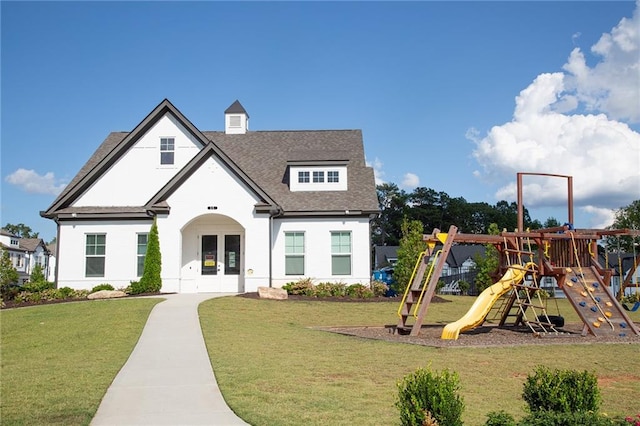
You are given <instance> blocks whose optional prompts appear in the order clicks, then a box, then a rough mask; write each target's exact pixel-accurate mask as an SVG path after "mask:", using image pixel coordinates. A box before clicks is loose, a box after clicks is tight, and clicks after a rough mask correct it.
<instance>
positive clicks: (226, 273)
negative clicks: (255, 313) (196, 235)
mask: <svg viewBox="0 0 640 426" xmlns="http://www.w3.org/2000/svg"><path fill="white" fill-rule="evenodd" d="M241 241H242V240H241V238H240V235H238V234H204V235H201V236H200V250H199V251H200V277H199V279H198V291H199V292H237V291H238V290H239V288H238V285H239V280H240V275H241V273H240V272H241V271H242V267H241V265H242V247H241Z"/></svg>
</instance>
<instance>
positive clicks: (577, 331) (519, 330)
mask: <svg viewBox="0 0 640 426" xmlns="http://www.w3.org/2000/svg"><path fill="white" fill-rule="evenodd" d="M238 297H246V298H251V299H258V298H259V296H258V293H245V294H239V295H238ZM289 301H291V302H299V301H306V302H309V301H311V302H313V301H318V302H320V301H331V302H345V303H354V302H358V303H390V304H393V305H396V304H398V303H400V298H399V297H373V298H367V299H356V298H348V297H327V298H317V297H309V296H299V295H289V297H288V299H286V300H281V301H277V302H285V303H286V302H289ZM447 302H450V300H447V299H443V298H441V297H439V296H433V298H432V299H431V303H447ZM445 325H446V324H427V325H423V326H422V328H421V330H420V333H419V335H418V336H409V335H403V334H400V333H397V332H396V329H395V324H387V325H380V326H378V327H339V326H336V327H314V329H316V330H322V331H327V332H331V333H338V334H342V335H346V336H353V337H358V338H363V339H374V340H385V341H388V342H394V343H406V344H412V345H422V346H431V347H437V348H450V347H482V348H485V347H504V346H521V345H558V344H560V345H568V344H571V345H573V344H594V343H617V344H640V336H635V335H630V334H629V333H627V335H626V336H624V337H621V336H617V335H612V336H600V337H596V336H592V335H590V334H588V335H586V336H582V329H583V324H582V323H566V324H565V325H564V326H563V327H562V328H556V330H557V333H555V332H551V333H547V334H538V335H535V334H534V333H533V332H532V331H531V329H530V328H529V327H527V326H523V327H498V326H497V325H495V324H489V323H485V325H483V326H481V327H476V328H475V329H473V330H469V331H465V332H462V333H460V336H459V337H458V340H443V339H441V338H440V336H441V335H442V330H443V328H444V326H445Z"/></svg>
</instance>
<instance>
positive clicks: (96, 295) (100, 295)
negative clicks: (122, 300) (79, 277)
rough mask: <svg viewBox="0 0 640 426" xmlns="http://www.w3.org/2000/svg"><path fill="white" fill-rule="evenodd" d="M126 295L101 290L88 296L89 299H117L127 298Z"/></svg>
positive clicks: (117, 291)
mask: <svg viewBox="0 0 640 426" xmlns="http://www.w3.org/2000/svg"><path fill="white" fill-rule="evenodd" d="M126 295H127V293H125V292H124V291H120V290H100V291H96V292H95V293H91V294H90V295H88V296H87V299H115V298H117V297H125V296H126Z"/></svg>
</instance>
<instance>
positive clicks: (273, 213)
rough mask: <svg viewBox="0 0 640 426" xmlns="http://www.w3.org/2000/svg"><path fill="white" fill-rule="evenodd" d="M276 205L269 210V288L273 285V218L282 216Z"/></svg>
mask: <svg viewBox="0 0 640 426" xmlns="http://www.w3.org/2000/svg"><path fill="white" fill-rule="evenodd" d="M282 213H283V211H282V209H281V208H280V207H278V206H276V207H275V208H272V209H270V210H269V214H270V216H269V288H272V287H273V218H275V217H279V216H282Z"/></svg>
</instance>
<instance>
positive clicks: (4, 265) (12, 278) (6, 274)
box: [0, 250, 20, 286]
mask: <svg viewBox="0 0 640 426" xmlns="http://www.w3.org/2000/svg"><path fill="white" fill-rule="evenodd" d="M18 280H20V275H19V274H18V271H17V270H16V268H14V267H13V263H11V258H9V252H8V251H6V250H5V251H3V252H2V259H0V285H2V286H6V285H9V284H16V283H17V282H18Z"/></svg>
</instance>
